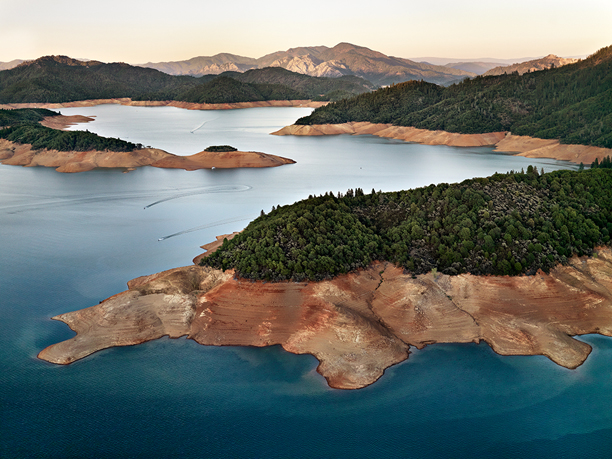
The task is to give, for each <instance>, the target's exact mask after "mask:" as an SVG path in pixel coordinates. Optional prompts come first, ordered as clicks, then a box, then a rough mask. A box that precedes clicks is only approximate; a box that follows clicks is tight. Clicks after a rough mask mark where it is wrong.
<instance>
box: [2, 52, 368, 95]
mask: <svg viewBox="0 0 612 459" xmlns="http://www.w3.org/2000/svg"><path fill="white" fill-rule="evenodd" d="M370 89H373V86H372V85H371V83H369V82H367V81H365V80H363V79H361V78H358V77H347V78H319V77H311V76H308V75H300V74H296V73H293V72H290V71H288V70H285V69H278V70H277V69H260V70H253V71H251V72H247V74H244V75H243V74H239V73H235V72H226V73H225V74H222V75H219V76H217V75H207V76H205V77H202V78H196V77H192V76H173V75H168V74H165V73H162V72H160V71H158V70H154V69H150V68H143V67H137V66H132V65H129V64H125V63H112V64H105V63H102V62H98V61H78V60H75V59H71V58H69V57H65V56H45V57H41V58H40V59H37V60H35V61H31V62H25V63H23V64H21V65H19V66H17V67H15V68H12V69H10V70H4V71H0V103H3V104H8V103H62V102H73V101H79V100H88V99H112V98H131V99H133V100H155V101H158V100H176V101H181V102H196V103H209V104H212V103H232V102H254V101H263V100H301V99H311V98H317V99H319V100H330V99H333V100H336V99H339V98H341V97H348V96H351V95H354V94H360V93H363V92H366V91H369V90H370Z"/></svg>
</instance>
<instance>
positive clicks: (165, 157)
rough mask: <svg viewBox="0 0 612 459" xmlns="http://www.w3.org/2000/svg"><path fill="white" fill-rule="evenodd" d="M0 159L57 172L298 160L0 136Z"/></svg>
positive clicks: (191, 168)
mask: <svg viewBox="0 0 612 459" xmlns="http://www.w3.org/2000/svg"><path fill="white" fill-rule="evenodd" d="M0 162H1V163H2V164H7V165H11V166H26V167H33V166H43V167H54V168H55V170H56V171H58V172H86V171H90V170H93V169H97V168H122V169H126V170H132V169H134V168H137V167H142V166H153V167H160V168H166V169H185V170H189V171H194V170H198V169H212V168H218V169H228V168H238V167H277V166H282V165H283V164H293V163H295V161H293V160H291V159H288V158H283V157H282V156H275V155H269V154H266V153H259V152H254V151H233V152H224V153H219V152H208V151H202V152H200V153H196V154H194V155H191V156H176V155H173V154H171V153H168V152H166V151H163V150H159V149H157V148H141V149H139V150H133V151H129V152H117V151H96V150H91V151H58V150H47V149H40V150H35V149H33V148H32V146H31V145H27V144H18V143H14V142H10V141H8V140H3V139H0Z"/></svg>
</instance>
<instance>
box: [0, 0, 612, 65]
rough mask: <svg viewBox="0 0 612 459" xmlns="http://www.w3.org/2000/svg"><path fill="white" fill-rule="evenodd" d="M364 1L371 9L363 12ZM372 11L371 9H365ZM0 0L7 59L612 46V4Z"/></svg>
mask: <svg viewBox="0 0 612 459" xmlns="http://www.w3.org/2000/svg"><path fill="white" fill-rule="evenodd" d="M360 4H363V5H364V6H359V5H360ZM365 5H368V6H365ZM374 5H376V6H375V7H374V6H372V3H367V4H366V3H365V2H364V3H358V2H354V1H347V0H340V1H334V0H325V1H324V0H310V1H308V2H291V3H289V2H282V1H280V0H261V1H259V2H255V1H252V0H235V1H230V2H225V3H224V4H222V2H221V1H219V0H215V1H214V2H210V1H209V0H204V1H202V0H200V1H194V0H174V1H172V2H167V1H160V0H150V1H148V2H142V1H135V0H104V1H99V0H98V1H95V2H94V1H91V0H78V1H77V0H55V1H53V2H49V1H41V0H17V1H15V0H0V62H7V61H11V60H13V59H34V58H37V57H40V56H44V55H49V54H62V55H67V56H70V57H74V58H88V59H95V60H100V61H104V62H118V61H123V62H129V63H131V64H139V63H145V62H149V61H152V62H161V61H177V60H185V59H189V58H192V57H195V56H212V55H214V54H218V53H222V52H227V53H232V54H238V55H242V56H249V57H261V56H263V55H265V54H269V53H272V52H275V51H284V50H286V49H288V48H294V47H299V46H317V45H325V46H329V47H332V46H334V45H336V44H337V43H340V42H349V43H353V44H355V45H360V46H365V47H367V48H370V49H374V50H376V51H380V52H382V53H384V54H387V55H392V56H398V57H405V58H411V57H424V56H432V57H449V58H451V57H452V58H457V59H476V58H484V57H496V58H500V59H511V58H521V57H528V56H541V55H546V54H550V53H552V54H557V55H559V56H578V55H587V54H591V53H593V52H595V51H597V50H598V49H600V48H602V47H604V46H609V45H612V27H611V26H610V25H611V24H612V1H610V0H583V1H581V2H576V1H567V0H556V1H553V0H531V1H527V0H514V1H511V2H510V1H495V0H486V1H485V0H465V1H463V2H461V1H457V0H453V1H451V0H438V1H437V2H426V1H412V0H409V1H407V0H386V1H383V2H379V3H377V4H374Z"/></svg>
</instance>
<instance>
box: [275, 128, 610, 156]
mask: <svg viewBox="0 0 612 459" xmlns="http://www.w3.org/2000/svg"><path fill="white" fill-rule="evenodd" d="M338 134H351V135H367V134H369V135H375V136H378V137H386V138H390V139H397V140H404V141H406V142H415V143H421V144H424V145H448V146H452V147H484V146H494V147H495V150H496V151H501V152H508V153H516V154H519V155H520V156H525V157H528V158H553V159H559V160H563V161H572V162H574V163H581V162H582V163H584V164H591V163H592V162H593V161H595V158H598V159H599V160H602V159H603V158H605V157H606V156H610V155H612V149H609V148H600V147H593V146H589V145H566V144H561V143H559V141H558V140H554V139H552V140H551V139H548V140H546V139H537V138H534V137H528V136H518V135H512V134H510V133H509V132H489V133H485V134H457V133H452V132H446V131H428V130H426V129H417V128H414V127H404V126H393V125H391V124H374V123H369V122H367V121H364V122H349V123H343V124H318V125H316V124H315V125H296V124H293V125H291V126H285V127H284V128H282V129H280V130H278V131H276V132H273V133H272V135H297V136H319V135H338Z"/></svg>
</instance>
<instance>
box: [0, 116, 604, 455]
mask: <svg viewBox="0 0 612 459" xmlns="http://www.w3.org/2000/svg"><path fill="white" fill-rule="evenodd" d="M308 112H309V110H308V109H295V108H274V109H270V108H268V109H249V110H235V111H221V112H196V111H185V110H178V109H173V108H135V107H119V106H99V107H93V108H81V109H70V110H62V113H63V114H77V113H78V114H85V115H88V114H93V115H96V121H95V122H93V123H90V124H88V125H87V126H86V128H87V129H89V130H90V131H94V132H99V133H101V134H104V135H111V136H120V137H122V138H127V137H129V140H132V141H136V142H141V143H144V144H145V145H153V146H156V147H161V148H164V149H166V150H168V151H171V152H173V153H177V154H191V153H195V152H197V151H200V150H202V149H203V148H205V147H206V146H208V145H215V144H221V143H222V144H226V143H229V144H231V145H234V146H236V147H238V148H240V149H245V150H257V151H264V152H267V153H273V154H278V155H282V156H287V157H290V158H292V159H295V160H296V161H297V164H294V165H290V166H283V167H280V168H274V169H265V170H264V169H262V170H227V171H222V170H214V171H210V170H203V171H194V172H185V171H172V170H158V169H153V168H143V169H140V170H137V171H134V172H130V173H128V174H123V173H121V171H119V170H110V171H91V172H86V173H80V174H59V173H57V172H55V171H53V170H51V169H43V168H20V167H11V166H0V222H1V226H0V228H1V229H2V233H1V234H2V237H0V249H1V252H0V253H2V262H1V263H0V289H1V291H2V296H1V300H0V323H1V324H2V326H3V327H2V333H0V368H2V371H1V373H0V457H2V458H24V457H44V458H65V457H87V458H100V457H118V458H121V457H125V458H128V457H129V458H131V457H143V458H145V457H146V458H151V457H164V458H166V457H181V458H208V457H210V458H220V457H224V458H225V457H238V458H242V457H249V458H251V457H252V458H263V457H273V458H287V457H296V458H302V457H303V458H311V457H321V458H328V457H336V458H344V457H347V458H353V457H363V458H366V457H367V458H371V457H381V456H390V457H410V458H472V457H483V458H486V457H496V458H518V457H525V458H533V457H555V458H577V457H584V458H587V457H588V458H611V457H612V453H611V451H612V391H611V390H610V389H611V388H612V364H611V363H610V362H611V361H612V340H611V339H609V338H605V337H600V336H597V335H590V336H586V337H583V338H582V339H584V340H585V341H587V342H588V343H589V344H591V345H592V346H593V348H594V350H593V353H592V354H591V356H590V357H589V359H588V360H587V361H586V363H585V364H584V365H583V366H581V367H579V368H578V369H577V370H573V371H571V370H567V369H564V368H561V367H559V366H557V365H555V364H553V363H552V362H550V361H549V360H548V359H546V358H544V357H500V356H498V355H496V354H495V353H493V352H492V351H491V349H490V348H489V347H488V346H486V345H485V344H482V345H474V344H470V345H434V346H429V347H427V348H425V349H423V350H422V351H417V350H414V349H413V354H412V355H411V357H410V359H409V360H408V361H406V362H403V363H401V364H399V365H397V366H394V367H392V368H390V369H388V370H387V371H386V373H385V375H384V376H383V377H382V378H381V379H380V380H379V381H378V382H377V383H375V384H373V385H372V386H369V387H367V388H365V389H361V390H358V391H341V390H333V389H330V388H328V387H327V385H326V384H325V381H324V379H323V378H322V377H321V376H320V375H318V374H317V373H316V371H315V369H316V366H317V361H316V359H314V357H312V356H307V355H302V356H296V355H292V354H288V353H286V352H284V351H283V350H282V349H280V348H279V347H271V348H265V349H256V348H231V347H224V348H217V347H204V346H200V345H198V344H196V343H194V342H192V341H189V340H186V339H184V338H182V339H178V340H170V339H167V338H164V339H160V340H157V341H153V342H149V343H145V344H143V345H139V346H134V347H127V348H114V349H108V350H105V351H102V352H99V353H97V354H94V355H92V356H90V357H88V358H86V359H83V360H81V361H78V362H76V363H74V364H72V365H69V366H56V365H52V364H48V363H46V362H42V361H40V360H38V359H36V355H37V353H38V352H39V351H40V350H41V349H43V348H44V347H46V346H48V345H50V344H53V343H56V342H58V341H60V340H64V339H67V338H70V337H71V336H73V335H74V333H73V332H72V331H71V330H70V329H69V328H68V327H67V326H66V325H64V324H62V323H59V322H55V321H51V320H49V318H50V317H51V316H54V315H56V314H60V313H63V312H67V311H72V310H76V309H82V308H84V307H88V306H92V305H95V304H97V303H98V302H99V301H100V300H103V299H104V298H106V297H108V296H110V295H113V294H115V293H117V292H119V291H122V290H124V289H125V288H126V286H125V283H126V282H127V281H128V280H130V279H132V278H134V277H137V276H140V275H145V274H151V273H153V272H157V271H161V270H163V269H168V268H172V267H175V266H181V265H186V264H188V263H189V262H190V260H191V259H192V258H193V257H194V256H195V255H197V254H198V253H199V248H198V246H200V245H202V244H204V243H206V242H209V241H211V240H212V239H213V238H214V236H215V235H217V234H222V233H227V232H230V231H235V230H239V229H241V228H242V227H244V225H246V223H247V222H248V221H249V220H250V219H251V218H253V217H255V216H257V215H258V214H259V211H260V210H261V209H265V210H266V211H267V210H269V209H270V208H271V206H272V205H278V204H286V203H290V202H293V201H295V200H297V199H302V198H304V197H307V196H308V195H309V194H315V193H322V192H325V191H334V192H337V191H345V190H346V189H347V188H355V187H362V188H363V189H365V190H369V189H371V188H376V189H377V190H378V189H382V190H394V189H403V188H411V187H414V186H421V185H427V184H429V183H439V182H452V181H460V180H463V179H465V178H469V177H474V176H485V175H489V174H491V173H493V172H495V171H499V172H502V171H506V170H509V169H521V168H522V167H525V168H526V167H527V165H528V164H537V165H538V167H544V168H545V170H553V169H558V168H564V167H571V166H570V165H568V164H566V163H562V162H557V161H549V160H546V161H534V160H527V159H524V158H518V157H513V156H508V155H500V154H493V153H492V152H491V150H490V149H487V148H481V149H458V148H449V147H428V146H422V145H411V144H405V143H400V142H394V141H388V140H384V139H378V138H375V137H350V136H338V137H325V138H295V137H276V136H270V135H268V133H269V132H272V131H274V130H276V129H278V128H280V127H282V126H283V125H286V124H290V123H291V122H292V121H294V120H295V119H296V118H298V117H299V116H303V115H304V114H307V113H308ZM202 123H204V124H202ZM198 127H199V129H196V128H198ZM192 131H194V132H193V133H192ZM152 204H153V205H152ZM147 206H149V207H147ZM145 207H147V208H146V209H145ZM167 236H171V237H167ZM165 237H167V238H166V239H163V238H165ZM159 239H163V240H161V241H160V240H159Z"/></svg>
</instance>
